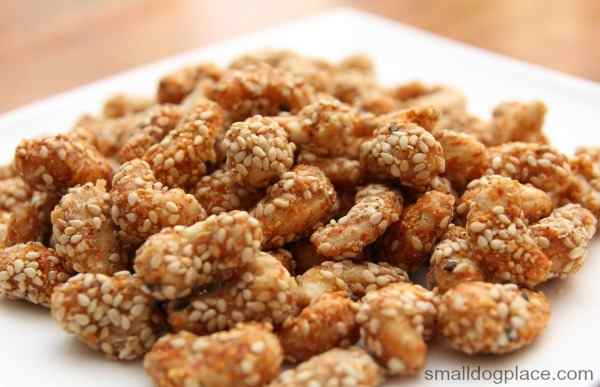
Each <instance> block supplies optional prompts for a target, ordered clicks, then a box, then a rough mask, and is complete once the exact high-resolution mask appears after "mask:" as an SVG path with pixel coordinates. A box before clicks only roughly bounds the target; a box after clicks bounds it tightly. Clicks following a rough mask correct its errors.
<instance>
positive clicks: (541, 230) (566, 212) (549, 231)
mask: <svg viewBox="0 0 600 387" xmlns="http://www.w3.org/2000/svg"><path fill="white" fill-rule="evenodd" d="M596 225H597V220H596V218H595V217H594V215H593V214H592V213H591V212H590V211H588V210H587V209H585V208H583V207H582V206H580V205H578V204H567V205H565V206H562V207H559V208H557V209H555V210H554V211H552V214H550V216H549V217H547V218H544V219H542V220H540V221H539V222H538V223H536V224H534V225H532V226H530V228H529V229H530V231H531V236H532V237H533V238H534V239H535V241H536V242H537V244H538V246H540V248H541V249H542V251H543V252H544V253H545V254H546V255H547V256H548V258H550V260H551V261H552V267H551V268H550V275H551V277H560V278H564V277H567V276H568V275H570V274H573V273H576V272H577V271H579V269H581V266H582V265H583V263H584V261H585V258H586V255H587V250H588V245H589V243H590V241H591V239H592V238H593V237H594V234H595V233H596Z"/></svg>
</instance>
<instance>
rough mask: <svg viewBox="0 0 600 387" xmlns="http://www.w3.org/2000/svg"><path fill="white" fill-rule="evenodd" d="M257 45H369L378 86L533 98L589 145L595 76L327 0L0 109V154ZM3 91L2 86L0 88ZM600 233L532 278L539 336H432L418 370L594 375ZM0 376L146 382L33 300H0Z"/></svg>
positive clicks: (474, 101)
mask: <svg viewBox="0 0 600 387" xmlns="http://www.w3.org/2000/svg"><path fill="white" fill-rule="evenodd" d="M265 47H274V48H291V49H294V50H298V51H300V52H302V53H305V54H309V55H315V56H323V57H326V58H329V59H332V60H333V59H339V58H341V57H343V56H345V55H348V54H351V53H354V52H364V53H367V54H369V55H370V56H371V57H372V58H373V59H374V60H375V62H376V65H377V70H378V73H379V76H380V79H381V81H382V82H384V83H387V84H393V83H398V82H402V81H406V80H412V79H421V80H423V81H425V82H430V83H434V82H441V83H448V84H452V85H455V86H458V87H460V88H461V89H463V90H464V91H465V93H466V94H467V96H468V97H469V101H470V106H471V110H472V111H474V112H475V113H478V114H482V115H485V116H487V115H489V113H490V110H491V108H492V106H494V105H495V104H497V103H498V102H500V101H504V100H508V99H520V100H530V99H538V98H539V99H542V100H544V101H545V102H546V103H547V104H548V105H549V107H550V112H549V114H548V117H547V124H546V132H547V133H548V134H549V136H550V137H551V139H552V140H553V143H554V144H556V145H557V146H558V147H559V148H560V149H561V150H563V151H565V152H572V151H573V150H574V148H575V146H576V145H578V144H600V132H598V129H600V123H599V121H600V86H599V85H597V84H594V83H592V82H588V81H584V80H579V79H575V78H573V77H570V76H566V75H563V74H559V73H556V72H553V71H549V70H546V69H543V68H540V67H536V66H532V65H528V64H523V63H520V62H517V61H514V60H511V59H507V58H504V57H500V56H498V55H494V54H490V53H488V52H485V51H482V50H479V49H475V48H472V47H468V46H465V45H463V44H460V43H456V42H453V41H449V40H446V39H443V38H439V37H437V36H433V35H431V34H429V33H426V32H423V31H419V30H416V29H413V28H410V27H406V26H403V25H400V24H398V23H395V22H391V21H389V20H385V19H382V18H379V17H375V16H372V15H368V14H364V13H359V12H356V11H353V10H350V9H337V10H334V11H330V12H327V13H324V14H321V15H318V16H315V17H311V18H308V19H303V20H301V21H298V22H294V23H289V24H284V25H281V26H277V27H274V28H271V29H268V30H265V31H262V32H259V33H255V34H252V35H248V36H244V37H241V38H238V39H235V40H232V41H228V42H224V43H221V44H217V45H213V46H210V47H205V48H202V49H199V50H195V51H192V52H189V53H185V54H182V55H177V56H175V57H172V58H169V59H166V60H163V61H161V62H158V63H156V64H152V65H149V66H144V67H140V68H138V69H135V70H132V71H128V72H125V73H122V74H119V75H116V76H114V77H111V78H109V79H106V80H102V81H99V82H95V83H93V84H90V85H88V86H84V87H80V88H77V89H75V90H73V91H70V92H67V93H64V94H61V95H57V96H54V97H52V98H48V99H46V100H44V101H41V102H38V103H35V104H32V105H29V106H27V107H24V108H22V109H19V110H17V111H13V112H10V113H8V114H5V115H3V116H1V117H0V136H1V137H0V138H1V139H2V141H1V145H0V150H1V151H2V153H1V157H2V160H0V161H2V162H5V161H8V160H10V158H11V157H12V152H13V149H14V147H15V145H16V144H17V143H18V141H19V140H20V139H21V138H25V137H31V136H33V135H39V134H42V133H51V132H58V131H63V130H66V129H67V128H69V126H70V125H71V123H72V122H73V121H74V120H75V119H76V117H78V115H80V114H81V113H84V112H95V111H97V110H98V108H99V107H100V105H101V102H102V101H103V100H104V99H105V98H106V97H108V96H109V95H111V94H113V93H115V92H118V91H127V92H131V93H144V94H150V93H153V92H154V89H155V85H156V80H157V79H158V78H159V76H160V75H161V74H163V73H166V72H168V71H170V70H173V69H175V68H177V67H179V66H181V65H183V64H186V63H194V62H198V61H203V60H209V59H210V60H213V61H216V62H218V63H221V64H225V63H227V61H229V60H230V59H231V58H232V57H233V56H235V55H237V54H240V53H243V52H246V51H249V50H253V49H257V48H265ZM4 92H7V91H4ZM598 278H600V243H598V242H595V243H594V244H593V248H592V251H591V252H590V256H589V259H588V261H587V263H586V265H585V266H584V268H583V270H582V271H581V272H580V273H578V274H577V275H575V276H574V277H572V278H570V279H568V280H565V281H555V282H553V283H552V284H549V285H548V286H545V287H544V290H546V291H547V292H548V294H549V296H550V298H551V301H552V319H551V322H550V325H549V327H548V329H547V331H546V332H545V334H544V336H543V337H542V338H541V339H540V340H538V342H537V343H536V344H535V345H534V346H532V347H531V348H528V349H527V350H524V351H521V352H517V353H515V354H512V355H508V356H502V357H467V356H463V355H460V354H457V353H455V352H452V351H450V350H448V349H447V348H446V347H445V346H444V345H443V343H441V342H436V343H433V344H432V345H431V346H430V351H429V352H430V353H429V359H428V363H427V369H428V370H435V369H450V370H455V369H460V368H461V367H462V366H463V365H470V366H471V367H476V366H478V365H480V366H481V367H483V368H484V369H486V370H496V369H500V370H502V369H514V367H515V366H516V365H518V366H519V367H520V368H521V369H529V370H549V371H550V372H551V373H553V374H554V375H555V374H556V373H557V372H558V371H559V370H580V369H586V370H591V371H593V374H594V379H593V380H594V381H596V382H597V381H600V361H599V360H598V358H599V356H598V346H599V345H600V329H598V326H597V325H596V324H598V322H599V321H600V302H599V301H598V298H599V296H600V284H599V282H598ZM0 327H1V329H0V343H1V345H2V348H1V349H0V370H1V371H0V385H1V386H28V387H29V386H31V387H33V386H47V387H53V386H57V387H81V386H89V387H100V386H111V387H115V386H127V387H138V386H139V387H141V386H151V384H152V383H151V381H150V380H149V379H148V378H147V377H146V376H145V375H144V372H143V370H142V367H141V364H140V363H139V362H134V363H128V364H123V363H117V362H113V361H109V360H105V359H104V358H103V357H101V356H99V355H98V354H97V353H94V352H92V351H90V350H88V349H87V348H86V347H84V346H83V345H81V344H79V343H78V342H76V340H75V339H74V338H73V337H71V336H68V335H67V334H66V333H64V332H63V331H62V330H61V329H60V328H59V327H58V326H57V325H56V324H55V323H54V322H53V321H52V320H51V319H50V316H49V315H48V312H47V311H46V310H44V309H42V308H38V307H35V306H32V305H26V304H25V303H15V302H8V301H0ZM446 383H447V382H442V381H437V382H436V381H427V380H425V374H424V373H423V374H421V375H419V376H417V377H414V378H399V379H394V380H393V381H390V382H388V384H386V386H396V385H397V386H400V385H402V386H437V385H441V384H446ZM449 384H454V385H465V384H471V385H478V386H484V385H490V386H491V385H494V383H493V381H488V382H482V381H479V382H471V383H468V382H466V381H456V382H453V383H449ZM508 384H509V385H513V386H517V385H518V386H523V385H545V386H550V385H563V386H565V385H566V386H592V385H594V382H592V380H589V379H588V380H587V381H585V380H580V381H571V382H565V381H559V380H550V381H545V382H525V381H520V382H512V383H508Z"/></svg>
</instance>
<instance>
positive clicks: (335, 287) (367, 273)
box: [298, 261, 408, 304]
mask: <svg viewBox="0 0 600 387" xmlns="http://www.w3.org/2000/svg"><path fill="white" fill-rule="evenodd" d="M406 281H408V275H407V274H406V272H405V271H404V270H402V269H400V268H398V267H395V266H392V265H389V264H387V263H379V264H378V263H373V262H353V261H339V262H332V261H327V262H323V263H321V264H320V265H318V266H314V267H312V268H311V269H309V270H308V271H306V272H305V273H304V274H302V275H301V276H299V277H298V286H299V287H300V292H301V294H302V300H303V302H304V304H308V303H309V302H310V301H311V300H314V299H316V298H317V297H319V296H320V295H321V294H323V293H327V292H337V291H345V292H347V293H348V294H349V295H350V297H352V298H353V299H359V298H361V297H362V296H364V295H365V294H367V293H368V292H370V291H372V290H376V289H379V288H382V287H384V286H386V285H388V284H391V283H395V282H406Z"/></svg>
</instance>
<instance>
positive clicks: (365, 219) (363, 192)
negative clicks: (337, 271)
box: [310, 184, 403, 259]
mask: <svg viewBox="0 0 600 387" xmlns="http://www.w3.org/2000/svg"><path fill="white" fill-rule="evenodd" d="M402 205H403V199H402V196H401V195H400V194H399V193H398V192H396V191H394V190H392V189H390V188H388V187H386V186H384V185H381V184H371V185H368V186H366V187H363V188H362V189H360V190H359V191H358V192H357V194H356V204H355V205H354V206H353V207H352V208H351V209H350V210H349V211H348V213H347V214H346V215H344V216H343V217H341V218H339V219H338V220H331V221H330V222H329V224H327V225H326V226H323V227H321V228H320V229H318V230H317V231H315V232H314V233H313V234H312V236H311V238H310V240H311V242H312V243H313V244H314V245H315V247H316V248H317V252H318V253H319V254H321V255H324V256H326V257H339V259H344V257H356V256H358V255H360V253H361V252H362V251H363V249H364V248H365V246H367V245H369V244H371V243H373V242H374V241H375V240H377V238H379V236H381V235H383V233H384V232H385V230H386V229H387V228H388V226H389V225H390V224H392V223H395V222H397V221H398V219H399V218H400V214H401V213H402Z"/></svg>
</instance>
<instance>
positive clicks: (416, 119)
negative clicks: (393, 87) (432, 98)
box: [375, 106, 440, 134]
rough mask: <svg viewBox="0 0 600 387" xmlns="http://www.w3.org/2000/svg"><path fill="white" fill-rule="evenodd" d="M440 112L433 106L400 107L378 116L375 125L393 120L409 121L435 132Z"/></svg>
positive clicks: (385, 123) (383, 124)
mask: <svg viewBox="0 0 600 387" xmlns="http://www.w3.org/2000/svg"><path fill="white" fill-rule="evenodd" d="M439 117H440V114H439V112H438V110H437V109H436V108H435V107H433V106H420V107H415V108H410V109H402V110H396V111H393V112H390V113H388V114H384V115H381V116H378V117H377V118H376V119H375V125H376V126H385V125H389V124H391V123H393V122H410V123H413V124H416V125H418V126H420V127H422V128H423V129H425V130H427V131H428V132H431V133H432V134H437V133H436V125H437V122H438V120H439Z"/></svg>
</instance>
